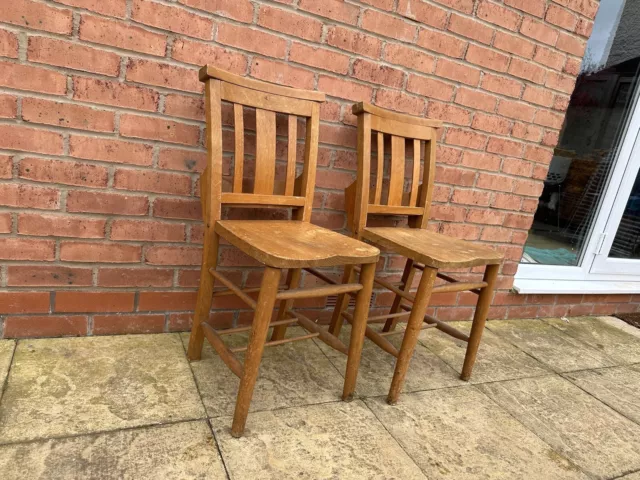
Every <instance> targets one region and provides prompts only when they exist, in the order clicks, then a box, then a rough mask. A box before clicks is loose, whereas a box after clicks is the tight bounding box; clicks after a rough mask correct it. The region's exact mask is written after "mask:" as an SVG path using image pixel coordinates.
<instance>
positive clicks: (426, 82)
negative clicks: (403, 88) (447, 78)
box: [407, 74, 454, 101]
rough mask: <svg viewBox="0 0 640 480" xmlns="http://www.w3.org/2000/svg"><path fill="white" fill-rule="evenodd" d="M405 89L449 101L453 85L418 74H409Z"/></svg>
mask: <svg viewBox="0 0 640 480" xmlns="http://www.w3.org/2000/svg"><path fill="white" fill-rule="evenodd" d="M407 91H408V92H412V93H417V94H419V95H424V96H425V97H430V98H435V99H438V100H444V101H450V100H451V97H452V96H453V91H454V87H453V85H451V84H450V83H445V82H441V81H440V80H434V79H432V78H426V77H422V76H420V75H413V74H411V75H409V81H408V82H407Z"/></svg>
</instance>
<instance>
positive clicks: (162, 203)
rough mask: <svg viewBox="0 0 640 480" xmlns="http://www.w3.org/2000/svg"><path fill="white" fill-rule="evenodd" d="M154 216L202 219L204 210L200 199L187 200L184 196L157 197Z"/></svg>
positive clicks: (154, 204)
mask: <svg viewBox="0 0 640 480" xmlns="http://www.w3.org/2000/svg"><path fill="white" fill-rule="evenodd" d="M153 216H154V217H161V218H184V219H188V220H200V219H201V218H202V210H201V208H200V200H199V199H195V200H185V199H182V198H157V199H156V200H155V201H154V202H153Z"/></svg>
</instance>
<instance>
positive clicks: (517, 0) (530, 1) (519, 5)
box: [504, 0, 546, 18]
mask: <svg viewBox="0 0 640 480" xmlns="http://www.w3.org/2000/svg"><path fill="white" fill-rule="evenodd" d="M504 4H505V5H507V6H509V7H512V8H515V9H518V10H522V11H523V12H527V13H530V14H531V15H534V16H536V17H540V18H542V17H543V15H544V10H545V7H546V2H545V0H504Z"/></svg>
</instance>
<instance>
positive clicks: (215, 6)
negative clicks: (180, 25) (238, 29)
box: [178, 0, 253, 23]
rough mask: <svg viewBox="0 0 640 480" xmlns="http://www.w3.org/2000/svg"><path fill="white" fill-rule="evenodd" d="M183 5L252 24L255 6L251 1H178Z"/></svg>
mask: <svg viewBox="0 0 640 480" xmlns="http://www.w3.org/2000/svg"><path fill="white" fill-rule="evenodd" d="M178 1H179V2H180V3H181V4H183V5H187V6H189V7H192V8H196V9H198V10H204V11H207V12H210V13H214V14H216V15H220V16H222V17H228V18H232V19H233V20H238V21H239V22H244V23H251V21H252V20H253V5H252V4H251V2H250V1H249V0H215V1H213V2H212V1H211V0H178Z"/></svg>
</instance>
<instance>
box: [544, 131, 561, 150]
mask: <svg viewBox="0 0 640 480" xmlns="http://www.w3.org/2000/svg"><path fill="white" fill-rule="evenodd" d="M559 139H560V135H559V133H558V132H553V131H550V130H547V131H545V132H544V135H543V137H542V144H543V145H546V146H548V147H555V146H556V145H557V144H558V140H559Z"/></svg>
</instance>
